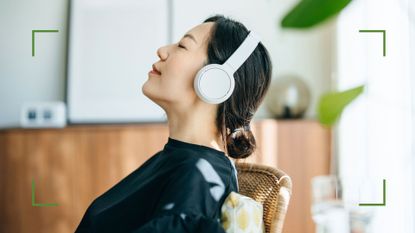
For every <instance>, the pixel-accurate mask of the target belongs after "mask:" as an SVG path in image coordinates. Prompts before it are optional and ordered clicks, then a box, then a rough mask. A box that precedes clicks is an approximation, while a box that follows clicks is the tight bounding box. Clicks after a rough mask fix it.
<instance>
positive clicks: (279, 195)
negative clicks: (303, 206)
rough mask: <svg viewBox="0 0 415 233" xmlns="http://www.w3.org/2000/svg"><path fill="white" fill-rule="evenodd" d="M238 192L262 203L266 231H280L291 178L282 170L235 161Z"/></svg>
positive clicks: (289, 194) (276, 232)
mask: <svg viewBox="0 0 415 233" xmlns="http://www.w3.org/2000/svg"><path fill="white" fill-rule="evenodd" d="M235 165H236V169H237V171H238V183H239V193H240V194H242V195H245V196H248V197H250V198H252V199H254V200H255V201H258V202H260V203H262V205H263V208H264V214H263V218H264V225H265V232H266V233H281V232H282V227H283V224H284V219H285V215H286V213H287V208H288V203H289V201H290V197H291V192H292V191H291V190H292V183H291V178H290V177H289V176H288V175H287V174H286V173H285V172H283V171H281V170H279V169H276V168H272V167H268V166H264V165H259V164H252V163H238V162H236V163H235Z"/></svg>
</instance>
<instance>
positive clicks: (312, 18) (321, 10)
mask: <svg viewBox="0 0 415 233" xmlns="http://www.w3.org/2000/svg"><path fill="white" fill-rule="evenodd" d="M350 2H351V0H302V1H300V2H299V3H298V4H297V5H296V6H295V7H294V8H293V9H292V10H291V11H290V12H288V14H287V15H286V16H285V17H284V18H283V19H282V21H281V26H282V27H283V28H309V27H312V26H315V25H317V24H319V23H321V22H322V21H324V20H326V19H328V18H330V17H331V16H334V15H336V14H337V13H339V12H340V11H341V10H342V9H343V8H345V7H346V6H347V5H348V4H349V3H350Z"/></svg>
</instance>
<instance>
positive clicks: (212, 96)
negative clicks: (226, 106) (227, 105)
mask: <svg viewBox="0 0 415 233" xmlns="http://www.w3.org/2000/svg"><path fill="white" fill-rule="evenodd" d="M193 85H194V89H195V91H196V94H197V95H198V96H199V98H200V99H202V100H203V101H205V102H206V103H210V104H219V103H222V102H224V101H225V100H227V99H228V98H229V97H230V96H231V95H232V93H233V90H234V88H235V80H234V77H233V73H231V72H229V71H228V70H227V69H226V68H225V67H224V66H223V65H219V64H210V65H207V66H204V67H203V68H202V69H200V70H199V72H197V74H196V77H195V79H194V83H193Z"/></svg>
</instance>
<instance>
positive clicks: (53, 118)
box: [20, 101, 66, 128]
mask: <svg viewBox="0 0 415 233" xmlns="http://www.w3.org/2000/svg"><path fill="white" fill-rule="evenodd" d="M20 125H21V127H23V128H63V127H65V126H66V105H65V103H63V102H59V101H54V102H28V103H24V104H23V105H22V108H21V111H20Z"/></svg>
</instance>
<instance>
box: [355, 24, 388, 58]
mask: <svg viewBox="0 0 415 233" xmlns="http://www.w3.org/2000/svg"><path fill="white" fill-rule="evenodd" d="M359 32H380V33H382V34H383V56H384V57H385V56H386V30H359Z"/></svg>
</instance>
